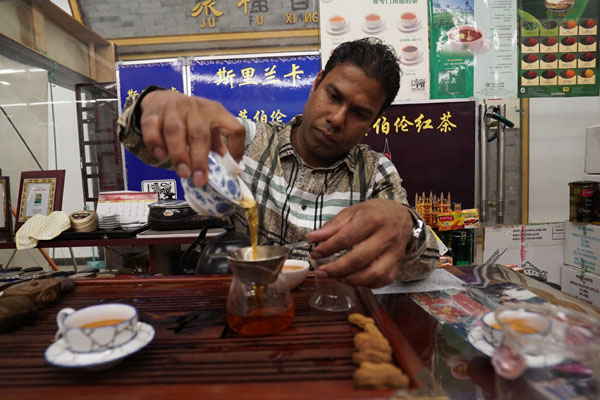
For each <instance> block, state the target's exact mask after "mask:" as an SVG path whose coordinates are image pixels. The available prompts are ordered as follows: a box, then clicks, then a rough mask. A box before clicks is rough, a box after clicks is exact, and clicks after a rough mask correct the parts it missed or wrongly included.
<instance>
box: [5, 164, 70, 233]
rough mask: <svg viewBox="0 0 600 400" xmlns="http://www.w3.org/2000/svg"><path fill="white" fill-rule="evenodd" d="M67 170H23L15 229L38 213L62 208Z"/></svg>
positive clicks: (46, 212)
mask: <svg viewBox="0 0 600 400" xmlns="http://www.w3.org/2000/svg"><path fill="white" fill-rule="evenodd" d="M64 184H65V170H64V169H59V170H55V171H24V172H21V184H20V185H19V197H18V204H17V221H16V223H15V231H16V230H17V229H19V228H20V227H21V225H23V224H24V223H25V222H27V220H28V219H30V218H31V217H33V216H34V215H37V214H42V215H48V214H50V213H51V212H52V211H58V210H61V209H62V196H63V189H64Z"/></svg>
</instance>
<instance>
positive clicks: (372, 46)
mask: <svg viewBox="0 0 600 400" xmlns="http://www.w3.org/2000/svg"><path fill="white" fill-rule="evenodd" d="M345 62H348V63H351V64H352V65H355V66H357V67H358V68H360V69H361V70H363V72H364V73H365V75H367V76H368V77H370V78H373V79H375V80H377V81H378V82H379V83H380V84H381V87H382V88H383V90H384V91H385V94H386V97H385V101H384V103H383V105H382V106H381V110H379V112H380V113H382V112H383V111H385V109H386V108H388V106H389V105H390V104H392V101H394V98H395V97H396V94H397V93H398V90H399V89H400V66H399V65H398V59H397V58H396V52H395V51H394V49H393V48H392V47H391V46H388V45H386V44H384V43H383V42H382V41H381V40H379V39H377V38H374V37H368V38H364V39H359V40H355V41H352V42H345V43H342V44H340V45H339V46H338V47H336V48H335V50H334V51H333V53H332V54H331V57H329V60H328V61H327V65H325V69H324V70H323V75H322V79H325V76H327V74H328V73H329V71H331V70H332V69H333V68H334V67H336V66H337V65H340V64H343V63H345Z"/></svg>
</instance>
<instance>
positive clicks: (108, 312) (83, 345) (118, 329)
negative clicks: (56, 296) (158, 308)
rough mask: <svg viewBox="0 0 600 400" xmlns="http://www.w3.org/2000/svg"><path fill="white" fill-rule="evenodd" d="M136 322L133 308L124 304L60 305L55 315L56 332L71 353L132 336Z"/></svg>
mask: <svg viewBox="0 0 600 400" xmlns="http://www.w3.org/2000/svg"><path fill="white" fill-rule="evenodd" d="M137 323H138V313H137V310H136V309H135V308H134V307H132V306H130V305H127V304H119V303H107V304H99V305H95V306H90V307H85V308H82V309H79V310H77V311H75V310H74V309H72V308H63V309H62V310H60V311H59V312H58V314H57V316H56V324H57V325H58V332H56V336H57V337H58V338H62V339H64V341H65V345H66V347H67V348H68V349H69V350H71V351H72V352H75V353H90V352H97V351H104V350H109V349H112V348H115V347H118V346H121V345H123V344H125V343H127V342H129V341H130V340H131V339H133V337H134V336H135V334H136V327H137Z"/></svg>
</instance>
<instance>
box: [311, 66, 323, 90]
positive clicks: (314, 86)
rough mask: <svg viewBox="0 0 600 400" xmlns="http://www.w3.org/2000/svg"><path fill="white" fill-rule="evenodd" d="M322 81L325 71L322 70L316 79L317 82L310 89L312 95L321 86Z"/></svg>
mask: <svg viewBox="0 0 600 400" xmlns="http://www.w3.org/2000/svg"><path fill="white" fill-rule="evenodd" d="M322 79H323V70H320V71H319V73H318V74H317V77H316V78H315V81H314V82H313V85H312V88H311V89H310V92H311V93H312V92H314V91H315V89H317V86H319V84H320V83H321V80H322Z"/></svg>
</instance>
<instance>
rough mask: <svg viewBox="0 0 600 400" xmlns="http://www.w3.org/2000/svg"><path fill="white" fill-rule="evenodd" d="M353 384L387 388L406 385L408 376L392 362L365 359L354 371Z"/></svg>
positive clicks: (368, 387) (363, 386) (362, 387)
mask: <svg viewBox="0 0 600 400" xmlns="http://www.w3.org/2000/svg"><path fill="white" fill-rule="evenodd" d="M354 384H355V385H356V387H358V388H360V389H389V388H402V387H407V386H408V376H406V375H404V374H403V373H402V370H400V369H399V368H396V367H395V366H393V365H392V364H387V363H379V364H376V363H372V362H369V361H365V362H363V363H362V364H360V368H358V369H357V370H356V371H354Z"/></svg>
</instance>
